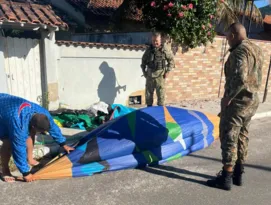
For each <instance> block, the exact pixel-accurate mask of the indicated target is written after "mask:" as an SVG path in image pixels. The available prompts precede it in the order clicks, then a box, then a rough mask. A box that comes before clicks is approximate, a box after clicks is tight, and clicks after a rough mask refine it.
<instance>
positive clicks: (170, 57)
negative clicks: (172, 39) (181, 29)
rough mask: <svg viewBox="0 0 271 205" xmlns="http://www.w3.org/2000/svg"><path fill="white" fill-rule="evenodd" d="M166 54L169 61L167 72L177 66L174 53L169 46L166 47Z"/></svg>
mask: <svg viewBox="0 0 271 205" xmlns="http://www.w3.org/2000/svg"><path fill="white" fill-rule="evenodd" d="M165 55H166V60H167V63H168V65H167V70H166V72H170V71H171V70H172V69H173V68H175V62H174V55H173V53H172V51H171V50H170V49H169V48H165Z"/></svg>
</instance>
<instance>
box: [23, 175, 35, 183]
mask: <svg viewBox="0 0 271 205" xmlns="http://www.w3.org/2000/svg"><path fill="white" fill-rule="evenodd" d="M24 180H25V181H26V182H33V181H35V179H34V177H33V175H32V174H28V175H27V176H25V177H24Z"/></svg>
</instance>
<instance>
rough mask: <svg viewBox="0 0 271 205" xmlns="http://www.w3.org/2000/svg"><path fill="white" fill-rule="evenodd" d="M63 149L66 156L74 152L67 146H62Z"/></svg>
mask: <svg viewBox="0 0 271 205" xmlns="http://www.w3.org/2000/svg"><path fill="white" fill-rule="evenodd" d="M63 149H64V150H65V151H66V152H67V153H68V154H70V151H73V150H74V148H73V147H69V146H68V145H64V146H63Z"/></svg>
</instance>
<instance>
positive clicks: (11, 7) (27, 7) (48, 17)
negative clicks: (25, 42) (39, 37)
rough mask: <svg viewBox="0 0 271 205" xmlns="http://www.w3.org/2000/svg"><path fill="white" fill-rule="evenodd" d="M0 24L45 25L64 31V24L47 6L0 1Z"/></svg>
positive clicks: (66, 26)
mask: <svg viewBox="0 0 271 205" xmlns="http://www.w3.org/2000/svg"><path fill="white" fill-rule="evenodd" d="M0 22H3V23H5V22H9V23H14V22H17V23H29V24H33V25H36V24H43V25H44V24H45V25H47V26H58V27H60V28H63V29H66V28H68V25H67V24H66V23H64V22H63V21H62V20H61V19H60V18H59V17H58V16H57V15H56V14H55V13H54V11H53V10H52V7H51V6H49V5H40V4H32V3H18V2H12V1H4V0H0Z"/></svg>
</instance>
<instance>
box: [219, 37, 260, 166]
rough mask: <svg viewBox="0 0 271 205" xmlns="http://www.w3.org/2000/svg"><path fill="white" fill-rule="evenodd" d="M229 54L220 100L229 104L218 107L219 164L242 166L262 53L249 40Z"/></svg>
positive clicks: (256, 100) (257, 101) (258, 80)
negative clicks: (227, 101)
mask: <svg viewBox="0 0 271 205" xmlns="http://www.w3.org/2000/svg"><path fill="white" fill-rule="evenodd" d="M230 52H231V54H230V56H229V58H228V60H227V62H226V64H225V70H224V72H225V77H226V84H225V93H224V98H227V99H230V100H231V103H230V105H229V106H227V107H222V106H221V116H220V117H221V120H220V141H221V149H222V162H223V164H224V165H230V166H234V165H235V163H239V164H244V162H245V160H246V157H247V151H248V141H249V138H248V129H249V125H250V121H251V118H252V117H253V116H254V115H255V113H256V111H257V109H258V106H259V97H258V91H259V89H260V86H261V82H262V66H263V53H262V50H261V49H260V48H259V47H258V46H256V45H255V44H253V43H252V42H250V41H249V40H244V41H243V42H242V43H241V44H240V45H238V46H237V47H235V48H232V49H231V50H230Z"/></svg>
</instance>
